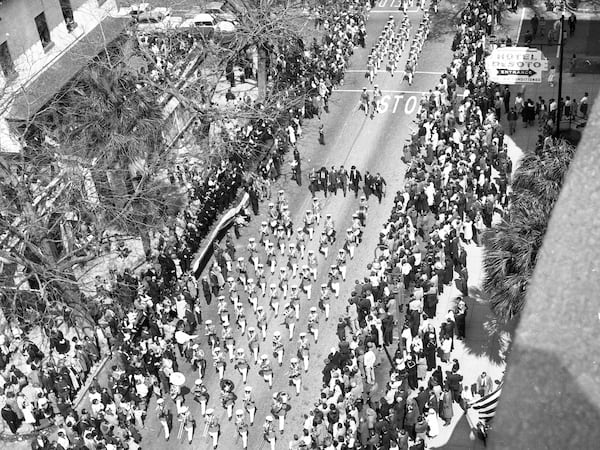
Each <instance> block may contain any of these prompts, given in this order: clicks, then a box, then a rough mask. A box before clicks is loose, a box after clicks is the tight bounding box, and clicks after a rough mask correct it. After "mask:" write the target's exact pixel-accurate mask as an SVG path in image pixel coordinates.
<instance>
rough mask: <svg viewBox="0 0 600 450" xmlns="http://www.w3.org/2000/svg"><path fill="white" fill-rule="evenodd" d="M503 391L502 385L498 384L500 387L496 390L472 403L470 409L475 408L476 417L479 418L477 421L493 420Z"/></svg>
mask: <svg viewBox="0 0 600 450" xmlns="http://www.w3.org/2000/svg"><path fill="white" fill-rule="evenodd" d="M501 393H502V385H500V386H498V389H496V390H495V391H494V392H491V393H490V394H488V395H486V396H485V397H482V398H480V399H479V400H477V401H475V402H473V403H471V405H470V406H469V408H468V409H469V410H470V409H473V410H474V412H475V414H476V417H477V418H478V420H477V421H481V422H484V423H487V422H489V421H490V420H492V418H493V417H494V415H496V407H497V406H498V401H499V400H500V394H501Z"/></svg>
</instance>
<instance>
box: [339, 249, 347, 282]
mask: <svg viewBox="0 0 600 450" xmlns="http://www.w3.org/2000/svg"><path fill="white" fill-rule="evenodd" d="M336 262H337V267H338V269H339V271H340V275H341V276H342V281H346V270H347V266H346V251H345V250H344V249H343V248H340V249H339V250H338V254H337V257H336Z"/></svg>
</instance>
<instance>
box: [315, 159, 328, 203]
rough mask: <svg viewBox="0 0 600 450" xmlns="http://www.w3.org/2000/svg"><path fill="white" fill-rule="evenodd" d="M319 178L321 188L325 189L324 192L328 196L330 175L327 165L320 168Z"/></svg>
mask: <svg viewBox="0 0 600 450" xmlns="http://www.w3.org/2000/svg"><path fill="white" fill-rule="evenodd" d="M317 178H318V180H319V188H320V189H322V190H323V194H325V197H327V182H328V176H327V169H326V168H325V166H323V167H321V168H320V169H319V172H318V174H317Z"/></svg>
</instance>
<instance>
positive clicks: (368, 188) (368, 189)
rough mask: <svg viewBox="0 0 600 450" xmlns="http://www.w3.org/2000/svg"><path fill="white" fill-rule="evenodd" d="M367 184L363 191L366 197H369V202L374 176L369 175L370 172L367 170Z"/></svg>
mask: <svg viewBox="0 0 600 450" xmlns="http://www.w3.org/2000/svg"><path fill="white" fill-rule="evenodd" d="M364 180H365V184H364V185H363V191H364V192H365V197H367V200H369V196H370V195H371V194H372V192H373V191H372V189H371V185H372V183H373V177H372V175H371V174H370V173H369V171H368V170H367V171H366V172H365V178H364Z"/></svg>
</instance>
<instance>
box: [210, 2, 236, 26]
mask: <svg viewBox="0 0 600 450" xmlns="http://www.w3.org/2000/svg"><path fill="white" fill-rule="evenodd" d="M226 8H227V6H226V5H225V3H223V2H210V3H208V4H207V5H206V7H205V8H204V11H203V12H204V13H206V14H210V15H211V16H213V18H214V19H215V21H216V22H220V21H225V22H232V23H235V22H236V21H237V17H236V16H235V14H233V12H232V11H226Z"/></svg>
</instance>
